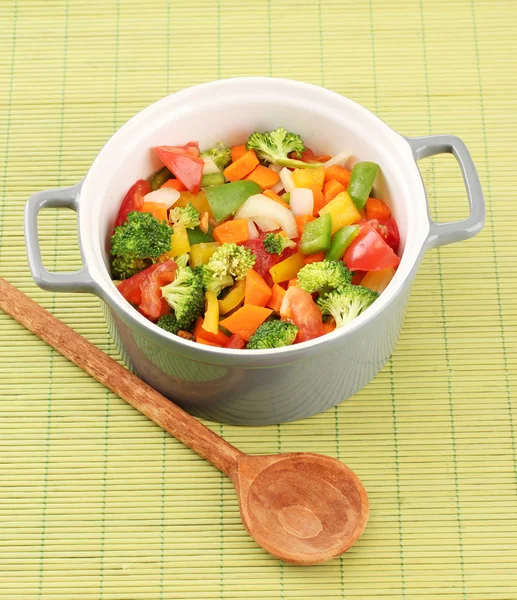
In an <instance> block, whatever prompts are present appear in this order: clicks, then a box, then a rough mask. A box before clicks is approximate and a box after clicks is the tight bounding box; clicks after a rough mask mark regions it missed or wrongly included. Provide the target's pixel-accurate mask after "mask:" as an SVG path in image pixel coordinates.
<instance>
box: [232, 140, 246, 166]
mask: <svg viewBox="0 0 517 600" xmlns="http://www.w3.org/2000/svg"><path fill="white" fill-rule="evenodd" d="M230 152H231V153H232V162H235V161H236V160H238V159H239V158H240V157H241V156H243V155H244V154H246V144H239V145H238V146H232V147H231V149H230Z"/></svg>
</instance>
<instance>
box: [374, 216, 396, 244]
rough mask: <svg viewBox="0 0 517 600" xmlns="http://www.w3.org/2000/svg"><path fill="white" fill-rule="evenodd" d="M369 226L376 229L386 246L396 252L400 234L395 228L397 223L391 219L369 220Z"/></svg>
mask: <svg viewBox="0 0 517 600" xmlns="http://www.w3.org/2000/svg"><path fill="white" fill-rule="evenodd" d="M368 222H369V223H370V225H371V226H372V227H373V228H374V229H376V230H377V231H378V232H379V233H380V235H381V236H382V238H383V239H384V241H385V242H386V243H387V244H388V246H389V247H390V248H391V249H392V250H393V251H394V252H397V250H398V249H399V245H400V233H399V228H398V226H397V221H395V219H394V218H393V217H390V218H389V219H380V220H378V219H370V220H369V221H368Z"/></svg>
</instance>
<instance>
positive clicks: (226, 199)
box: [205, 181, 262, 223]
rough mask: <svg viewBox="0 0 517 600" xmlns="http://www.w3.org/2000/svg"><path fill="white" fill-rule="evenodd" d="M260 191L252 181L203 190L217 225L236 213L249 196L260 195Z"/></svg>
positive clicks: (214, 186) (236, 182) (235, 182)
mask: <svg viewBox="0 0 517 600" xmlns="http://www.w3.org/2000/svg"><path fill="white" fill-rule="evenodd" d="M261 191H262V190H261V189H260V186H259V185H258V183H255V182H254V181H234V182H233V183H225V184H224V185H213V186H210V187H208V188H206V190H205V192H206V197H207V200H208V204H210V208H211V209H212V213H213V215H214V217H215V220H216V221H217V222H218V223H220V222H221V221H222V220H223V219H226V217H229V216H230V215H232V214H233V213H234V212H235V211H237V210H238V209H239V208H240V207H241V206H242V205H243V204H244V203H245V202H246V200H247V199H248V198H249V197H250V196H253V195H254V194H260V193H261Z"/></svg>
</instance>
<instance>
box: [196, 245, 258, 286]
mask: <svg viewBox="0 0 517 600" xmlns="http://www.w3.org/2000/svg"><path fill="white" fill-rule="evenodd" d="M255 260H256V256H255V255H254V254H253V252H251V250H248V248H244V246H237V244H223V245H222V246H220V247H219V248H217V250H216V251H215V252H214V253H213V254H212V256H211V257H210V260H209V261H208V268H209V269H210V270H211V271H212V273H213V274H214V275H215V277H219V278H220V279H222V278H223V277H225V276H226V275H231V276H232V277H235V279H237V281H238V280H239V279H244V278H245V277H246V275H247V274H248V271H249V270H250V269H252V268H253V265H254V264H255Z"/></svg>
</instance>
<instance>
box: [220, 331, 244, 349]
mask: <svg viewBox="0 0 517 600" xmlns="http://www.w3.org/2000/svg"><path fill="white" fill-rule="evenodd" d="M245 345H246V340H243V339H242V338H241V336H240V335H239V334H238V333H232V335H231V336H230V337H229V338H228V341H227V342H226V344H225V345H224V347H225V348H233V349H236V350H240V349H241V348H244V346H245Z"/></svg>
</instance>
